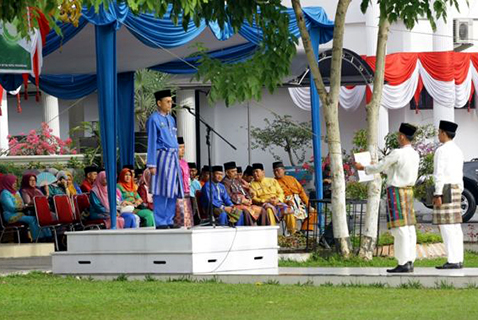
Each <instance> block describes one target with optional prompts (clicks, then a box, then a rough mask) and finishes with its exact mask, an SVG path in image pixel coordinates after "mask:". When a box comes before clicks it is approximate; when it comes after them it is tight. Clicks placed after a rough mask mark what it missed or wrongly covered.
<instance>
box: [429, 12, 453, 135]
mask: <svg viewBox="0 0 478 320" xmlns="http://www.w3.org/2000/svg"><path fill="white" fill-rule="evenodd" d="M452 11H453V10H449V9H447V14H448V16H447V20H446V21H447V22H445V21H443V19H440V20H438V21H437V22H436V25H437V29H436V32H435V33H434V34H433V51H453V13H452ZM454 107H455V106H454V105H449V106H444V105H440V104H438V103H436V102H435V101H433V124H434V125H435V127H437V128H438V125H439V123H440V120H448V121H455V109H454Z"/></svg>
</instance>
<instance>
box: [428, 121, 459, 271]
mask: <svg viewBox="0 0 478 320" xmlns="http://www.w3.org/2000/svg"><path fill="white" fill-rule="evenodd" d="M457 128H458V125H457V124H456V123H453V122H449V121H440V126H439V130H438V139H439V140H440V142H441V143H442V145H441V146H440V147H439V148H438V149H437V150H436V152H435V157H434V172H433V179H434V181H435V192H434V198H433V224H437V225H439V227H440V232H441V235H442V238H443V243H444V244H445V251H446V254H447V262H446V263H445V264H444V265H442V266H439V267H437V269H461V268H463V231H462V230H461V223H462V221H463V220H462V216H461V215H462V210H461V193H462V192H463V153H462V152H461V150H460V148H458V146H457V145H456V144H455V142H454V141H453V138H454V137H455V134H456V129H457ZM445 193H448V195H451V197H450V200H451V201H447V202H449V203H444V199H446V198H448V197H444V194H445Z"/></svg>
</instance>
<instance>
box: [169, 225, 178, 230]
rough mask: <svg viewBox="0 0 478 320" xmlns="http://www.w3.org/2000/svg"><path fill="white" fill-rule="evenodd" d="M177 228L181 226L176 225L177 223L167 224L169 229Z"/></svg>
mask: <svg viewBox="0 0 478 320" xmlns="http://www.w3.org/2000/svg"><path fill="white" fill-rule="evenodd" d="M179 228H181V227H180V226H178V225H175V224H171V225H169V229H179Z"/></svg>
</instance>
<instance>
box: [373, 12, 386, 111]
mask: <svg viewBox="0 0 478 320" xmlns="http://www.w3.org/2000/svg"><path fill="white" fill-rule="evenodd" d="M389 29H390V22H389V21H388V19H387V18H386V17H380V21H379V24H378V38H377V53H376V55H375V57H376V59H375V60H376V62H375V75H374V78H373V94H372V100H371V101H370V103H369V105H371V106H374V105H375V104H380V101H381V100H382V90H383V82H384V79H385V55H386V53H387V40H388V32H389Z"/></svg>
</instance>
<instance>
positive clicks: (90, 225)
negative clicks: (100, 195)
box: [73, 194, 106, 230]
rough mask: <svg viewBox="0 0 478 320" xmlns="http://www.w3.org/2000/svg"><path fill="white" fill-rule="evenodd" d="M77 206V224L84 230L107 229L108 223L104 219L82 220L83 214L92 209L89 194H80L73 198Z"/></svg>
mask: <svg viewBox="0 0 478 320" xmlns="http://www.w3.org/2000/svg"><path fill="white" fill-rule="evenodd" d="M73 202H74V205H75V223H77V224H79V225H80V227H81V228H82V229H98V230H99V229H101V228H106V222H105V220H103V219H95V220H87V219H82V213H83V212H88V211H89V209H90V198H89V197H88V194H78V195H74V196H73Z"/></svg>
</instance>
